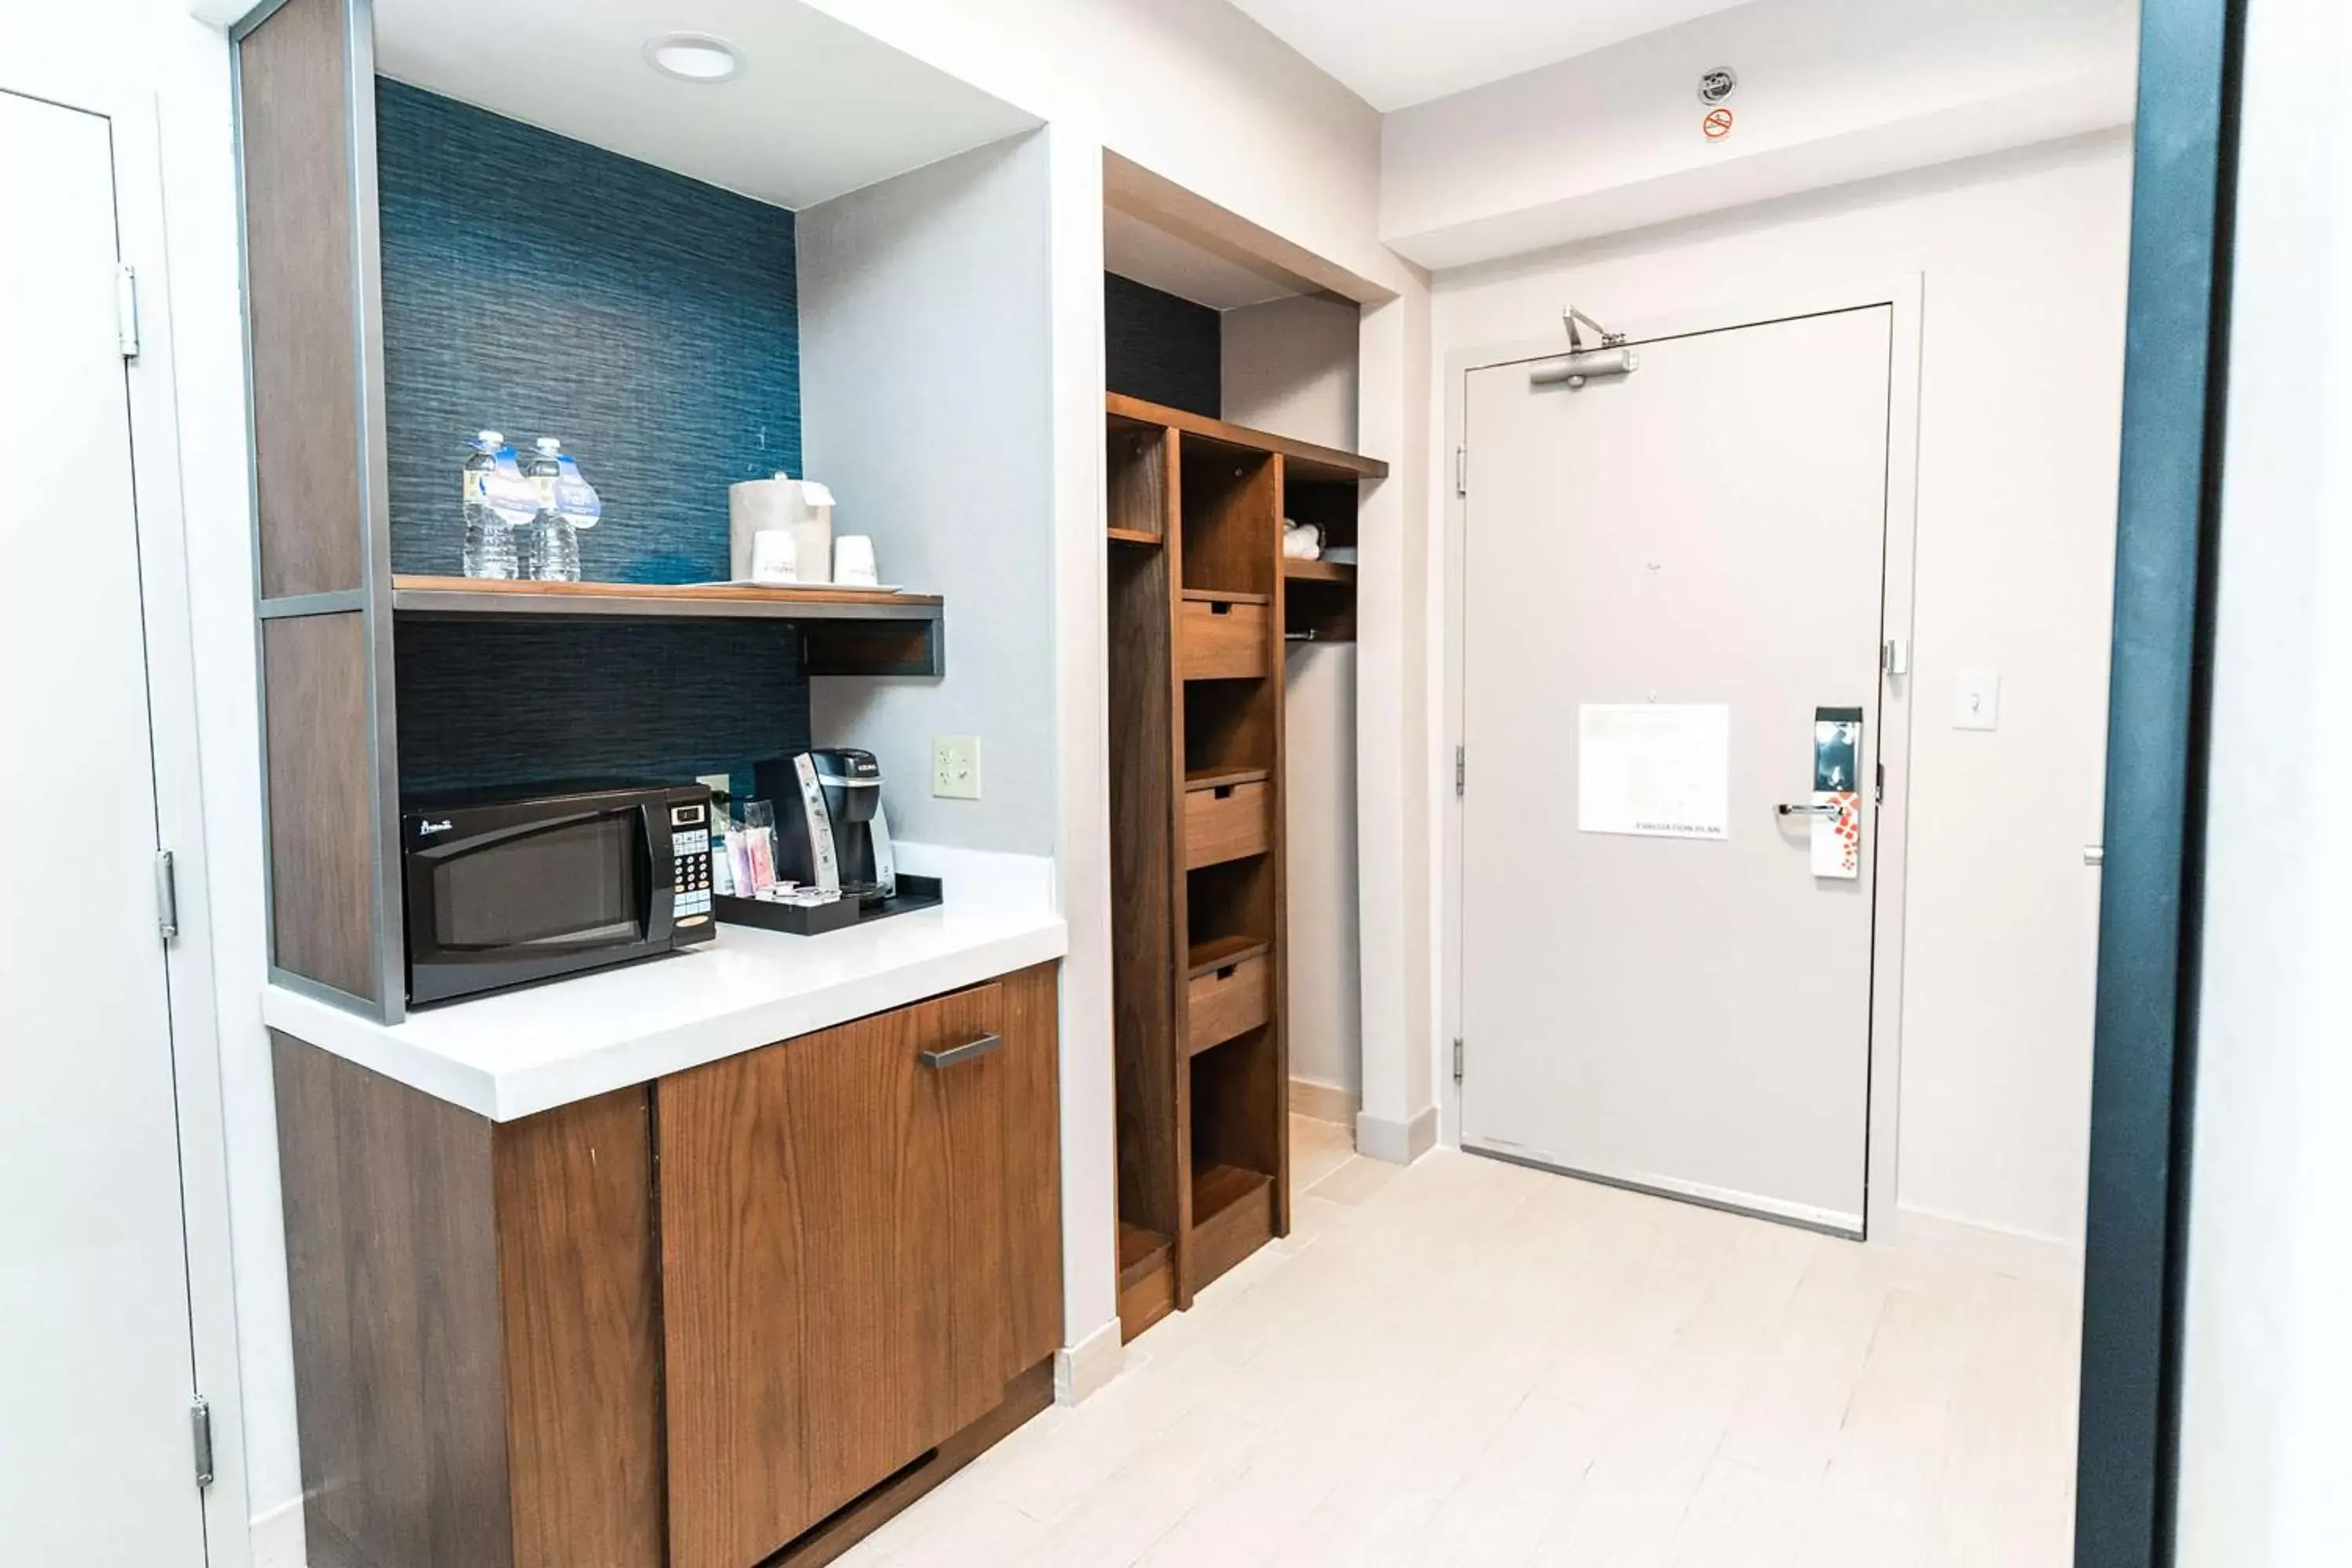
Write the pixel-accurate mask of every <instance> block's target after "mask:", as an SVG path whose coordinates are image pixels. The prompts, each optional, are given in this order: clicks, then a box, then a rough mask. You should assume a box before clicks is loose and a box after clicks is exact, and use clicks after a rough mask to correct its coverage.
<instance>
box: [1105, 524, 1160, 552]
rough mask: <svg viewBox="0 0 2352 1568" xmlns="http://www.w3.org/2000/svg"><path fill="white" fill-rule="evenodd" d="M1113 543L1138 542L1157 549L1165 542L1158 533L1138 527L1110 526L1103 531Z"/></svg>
mask: <svg viewBox="0 0 2352 1568" xmlns="http://www.w3.org/2000/svg"><path fill="white" fill-rule="evenodd" d="M1104 532H1105V533H1107V534H1108V535H1109V537H1110V542H1112V543H1113V544H1140V545H1144V546H1146V547H1147V548H1150V549H1152V550H1157V549H1159V548H1160V546H1161V545H1163V544H1165V543H1167V541H1166V540H1165V539H1162V538H1161V537H1160V535H1159V534H1156V533H1147V532H1145V531H1143V530H1142V529H1139V528H1110V529H1105V530H1104Z"/></svg>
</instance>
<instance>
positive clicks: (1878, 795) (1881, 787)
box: [1870, 763, 1886, 805]
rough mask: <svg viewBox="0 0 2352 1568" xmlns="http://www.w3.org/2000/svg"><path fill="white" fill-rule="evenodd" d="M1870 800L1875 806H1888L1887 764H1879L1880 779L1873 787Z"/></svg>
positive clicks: (1878, 778)
mask: <svg viewBox="0 0 2352 1568" xmlns="http://www.w3.org/2000/svg"><path fill="white" fill-rule="evenodd" d="M1870 799H1871V803H1872V804H1873V805H1885V804H1886V764H1885V763H1879V764H1878V777H1877V780H1876V782H1875V784H1874V785H1873V787H1872V792H1871V796H1870Z"/></svg>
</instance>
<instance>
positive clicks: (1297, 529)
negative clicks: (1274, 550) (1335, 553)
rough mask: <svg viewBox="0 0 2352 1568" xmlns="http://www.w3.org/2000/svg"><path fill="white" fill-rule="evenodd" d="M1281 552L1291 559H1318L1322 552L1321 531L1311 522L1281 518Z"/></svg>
mask: <svg viewBox="0 0 2352 1568" xmlns="http://www.w3.org/2000/svg"><path fill="white" fill-rule="evenodd" d="M1282 553H1283V554H1284V555H1285V556H1286V557H1288V558H1289V559H1290V560H1293V561H1316V560H1320V559H1321V558H1322V554H1323V531H1322V530H1321V529H1320V528H1318V527H1317V526H1316V525H1315V524H1313V523H1311V522H1293V521H1290V520H1289V519H1288V518H1284V519H1283V520H1282Z"/></svg>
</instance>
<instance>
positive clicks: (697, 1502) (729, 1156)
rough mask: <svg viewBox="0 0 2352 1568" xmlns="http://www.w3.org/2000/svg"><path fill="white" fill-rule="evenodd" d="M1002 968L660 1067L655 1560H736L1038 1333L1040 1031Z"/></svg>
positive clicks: (1033, 1353) (1043, 1302) (1046, 1285)
mask: <svg viewBox="0 0 2352 1568" xmlns="http://www.w3.org/2000/svg"><path fill="white" fill-rule="evenodd" d="M1024 985H1026V983H1025V982H1024V980H1022V979H1019V978H1016V979H1015V980H1014V981H1012V982H1007V983H999V984H989V985H982V986H980V987H977V988H975V989H973V990H970V991H963V992H958V993H957V994H953V995H950V996H943V997H940V998H938V999H936V1000H934V1001H930V1002H926V1003H922V1004H919V1005H916V1006H913V1007H908V1008H904V1009H901V1010H900V1011H898V1012H896V1013H886V1014H883V1015H880V1016H877V1017H873V1018H867V1019H863V1020H861V1021H859V1022H857V1023H855V1024H848V1025H845V1026H842V1027H840V1028H836V1029H828V1030H826V1031H824V1033H822V1034H817V1035H811V1036H808V1037H803V1038H801V1039H797V1040H793V1041H791V1042H788V1043H786V1044H784V1045H780V1046H774V1047H769V1048H768V1049H766V1050H761V1051H753V1052H751V1053H748V1054H746V1055H744V1056H740V1057H734V1058H729V1059H727V1060H725V1061H720V1062H714V1063H712V1064H711V1065H709V1067H705V1068H697V1069H696V1070H694V1071H692V1072H688V1073H681V1074H679V1075H677V1076H676V1077H674V1078H670V1079H664V1080H663V1082H662V1084H661V1088H660V1109H659V1131H658V1135H657V1142H658V1146H659V1148H660V1151H661V1161H662V1171H663V1178H662V1193H661V1216H662V1226H661V1234H662V1279H663V1291H664V1318H665V1342H666V1345H667V1361H666V1364H667V1379H666V1384H665V1393H666V1402H667V1414H668V1430H669V1456H670V1489H671V1497H672V1504H673V1506H672V1508H671V1510H670V1562H671V1563H672V1565H673V1568H748V1565H749V1564H751V1563H757V1562H759V1561H761V1559H763V1558H765V1557H766V1556H767V1555H768V1554H769V1553H771V1552H774V1551H776V1550H778V1549H779V1548H781V1547H782V1546H783V1545H785V1544H786V1543H787V1542H791V1541H793V1539H794V1538H795V1537H797V1536H799V1535H801V1534H803V1532H805V1531H808V1530H809V1529H811V1528H812V1527H813V1526H814V1525H816V1524H817V1523H819V1522H820V1521H823V1520H824V1519H825V1518H826V1517H827V1516H829V1515H831V1514H832V1513H834V1512H835V1510H838V1509H840V1508H842V1507H843V1506H844V1505H845V1504H848V1503H850V1502H852V1501H854V1500H856V1499H857V1498H858V1497H859V1496H860V1494H862V1493H864V1492H866V1490H868V1489H870V1488H872V1487H874V1486H875V1485H876V1484H877V1482H881V1481H884V1480H885V1479H887V1478H889V1477H891V1476H893V1475H894V1474H896V1473H897V1472H898V1471H899V1470H900V1469H901V1468H904V1467H906V1466H908V1465H910V1464H914V1463H916V1462H917V1461H919V1460H920V1459H922V1458H923V1457H924V1456H925V1454H926V1453H927V1452H929V1451H930V1450H932V1449H935V1448H936V1447H938V1446H939V1445H940V1444H941V1443H943V1442H945V1441H946V1440H947V1439H948V1438H950V1436H953V1435H954V1434H955V1433H956V1432H957V1431H959V1430H960V1429H961V1428H962V1427H964V1426H969V1425H971V1423H972V1422H974V1421H977V1420H979V1419H980V1418H981V1417H982V1416H984V1415H987V1414H988V1413H989V1412H990V1411H991V1410H992V1409H994V1408H995V1407H996V1406H997V1405H999V1404H1000V1403H1001V1402H1003V1399H1004V1397H1005V1394H1006V1387H1007V1384H1010V1383H1011V1382H1012V1381H1013V1378H1014V1377H1015V1375H1016V1374H1018V1373H1021V1372H1022V1371H1023V1370H1024V1368H1027V1367H1029V1366H1031V1365H1032V1364H1034V1363H1036V1362H1038V1361H1039V1360H1040V1359H1042V1358H1045V1357H1047V1356H1050V1355H1051V1354H1052V1353H1053V1351H1054V1349H1055V1344H1056V1343H1057V1342H1058V1337H1059V1336H1058V1334H1057V1332H1056V1331H1055V1324H1056V1321H1057V1319H1058V1313H1059V1308H1060V1295H1061V1268H1060V1257H1061V1241H1060V1237H1059V1235H1058V1232H1057V1231H1056V1230H1055V1228H1054V1227H1052V1226H1049V1225H1048V1224H1047V1223H1046V1222H1047V1220H1048V1219H1049V1218H1050V1217H1051V1213H1052V1208H1053V1205H1051V1204H1050V1203H1047V1202H1044V1201H1041V1194H1040V1193H1039V1191H1038V1190H1037V1189H1038V1184H1039V1183H1040V1182H1041V1180H1044V1179H1045V1178H1048V1177H1050V1175H1051V1174H1052V1171H1051V1161H1050V1160H1041V1159H1040V1158H1039V1155H1040V1152H1041V1151H1050V1150H1051V1149H1052V1148H1053V1146H1054V1144H1055V1139H1056V1131H1055V1123H1054V1114H1053V1083H1054V1079H1053V1038H1052V1035H1051V1032H1050V1030H1040V1029H1038V1028H1037V1027H1036V1014H1037V1011H1038V1008H1037V1006H1036V998H1034V997H1031V996H1027V995H1024V994H1021V993H1022V991H1023V989H1024ZM1029 989H1034V987H1029ZM1050 994H1051V993H1050V989H1048V990H1047V991H1046V993H1045V995H1046V996H1047V997H1050Z"/></svg>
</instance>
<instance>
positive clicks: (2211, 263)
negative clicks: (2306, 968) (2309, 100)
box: [2074, 0, 2245, 1568]
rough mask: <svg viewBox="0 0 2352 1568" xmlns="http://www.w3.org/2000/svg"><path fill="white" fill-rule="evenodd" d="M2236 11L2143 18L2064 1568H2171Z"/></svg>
mask: <svg viewBox="0 0 2352 1568" xmlns="http://www.w3.org/2000/svg"><path fill="white" fill-rule="evenodd" d="M2244 29H2245V0H2143V3H2142V7H2141V15H2140V56H2139V108H2138V117H2137V122H2136V126H2135V131H2134V153H2135V157H2134V163H2133V173H2132V237H2131V293H2130V304H2129V306H2128V314H2127V320H2126V348H2125V367H2124V409H2123V448H2122V475H2121V479H2120V483H2119V486H2118V502H2119V504H2118V508H2117V516H2116V599H2115V634H2114V635H2115V641H2114V664H2113V670H2112V674H2111V676H2110V690H2109V709H2108V721H2107V773H2106V827H2105V875H2104V879H2103V883H2102V886H2101V889H2100V900H2099V977H2098V1002H2097V1012H2096V1024H2095V1042H2094V1047H2093V1058H2094V1068H2093V1079H2092V1092H2091V1168H2090V1197H2089V1206H2088V1212H2087V1215H2086V1227H2085V1237H2084V1282H2083V1286H2084V1289H2083V1360H2082V1405H2081V1419H2080V1425H2079V1428H2078V1431H2079V1436H2078V1438H2077V1444H2078V1447H2077V1451H2076V1457H2075V1480H2076V1489H2075V1498H2076V1503H2075V1522H2074V1562H2075V1564H2076V1568H2168V1565H2169V1564H2170V1563H2171V1562H2172V1543H2173V1514H2174V1502H2175V1489H2176V1483H2177V1479H2178V1465H2179V1395H2180V1339H2181V1320H2182V1306H2183V1296H2184V1291H2183V1287H2184V1282H2185V1273H2186V1264H2187V1258H2188V1241H2189V1231H2188V1226H2189V1154H2190V1149H2189V1135H2190V1131H2191V1118H2192V1114H2193V1110H2194V1101H2195V1093H2194V1090H2195V1079H2196V1060H2197V1048H2196V1047H2197V1037H2196V1030H2197V1002H2198V967H2199V949H2200V942H2201V935H2202V931H2201V925H2202V895H2203V880H2204V849H2205V835H2204V806H2205V777H2206V750H2207V736H2208V731H2209V716H2210V703H2211V681H2210V671H2211V667H2212V639H2213V603H2214V589H2215V552H2216V545H2217V543H2218V540H2219V534H2220V525H2221V455H2222V441H2223V435H2224V410H2225V404H2226V392H2227V371H2228V363H2229V300H2230V252H2231V235H2232V225H2233V213H2234V208H2235V204H2236V178H2235V174H2236V167H2235V165H2236V157H2237V127H2238V94H2239V69H2240V57H2241V52H2242V41H2243V37H2244Z"/></svg>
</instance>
